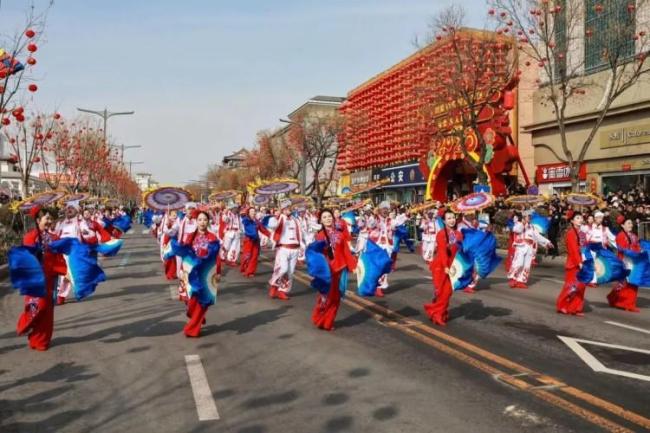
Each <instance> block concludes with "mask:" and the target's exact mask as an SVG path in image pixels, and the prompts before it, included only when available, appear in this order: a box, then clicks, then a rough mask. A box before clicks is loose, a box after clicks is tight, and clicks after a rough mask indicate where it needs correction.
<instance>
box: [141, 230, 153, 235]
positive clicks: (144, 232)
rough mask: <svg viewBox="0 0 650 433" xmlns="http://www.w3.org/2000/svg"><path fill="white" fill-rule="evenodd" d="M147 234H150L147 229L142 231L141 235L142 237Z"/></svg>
mask: <svg viewBox="0 0 650 433" xmlns="http://www.w3.org/2000/svg"><path fill="white" fill-rule="evenodd" d="M149 233H151V230H149V229H144V230H142V234H143V235H147V234H149Z"/></svg>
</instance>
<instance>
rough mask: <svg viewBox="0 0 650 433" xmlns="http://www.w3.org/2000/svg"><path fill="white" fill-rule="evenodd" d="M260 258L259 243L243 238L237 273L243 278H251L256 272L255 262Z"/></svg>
mask: <svg viewBox="0 0 650 433" xmlns="http://www.w3.org/2000/svg"><path fill="white" fill-rule="evenodd" d="M259 256H260V241H259V240H257V241H254V240H252V239H250V238H249V237H247V236H246V237H245V238H244V244H243V245H242V252H241V265H240V267H239V271H240V272H241V273H242V274H243V275H244V276H245V277H253V276H255V273H256V272H257V261H258V259H259Z"/></svg>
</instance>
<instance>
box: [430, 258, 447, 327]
mask: <svg viewBox="0 0 650 433" xmlns="http://www.w3.org/2000/svg"><path fill="white" fill-rule="evenodd" d="M432 274H433V275H432V276H433V288H434V300H433V302H431V303H430V304H424V311H425V312H426V314H427V316H429V319H431V321H432V322H434V323H438V324H445V323H447V320H448V319H449V300H450V299H451V294H452V292H453V289H452V287H451V280H450V279H449V275H447V274H446V273H445V270H444V269H443V268H439V267H436V268H433V267H432Z"/></svg>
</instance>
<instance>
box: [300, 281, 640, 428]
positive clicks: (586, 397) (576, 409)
mask: <svg viewBox="0 0 650 433" xmlns="http://www.w3.org/2000/svg"><path fill="white" fill-rule="evenodd" d="M294 277H295V278H296V279H297V280H299V281H301V282H302V283H304V284H306V285H308V286H309V284H310V282H311V281H310V279H309V277H308V276H307V274H305V273H304V272H302V271H296V273H295V274H294ZM343 303H345V304H346V305H348V306H349V307H352V308H353V309H356V310H358V311H362V312H365V313H367V314H369V315H370V316H371V317H373V318H374V319H375V320H377V321H378V322H381V323H383V324H384V325H386V326H390V327H393V328H395V329H397V330H399V331H401V332H403V333H404V334H407V335H409V336H411V337H413V338H415V339H417V340H419V341H421V342H423V343H425V344H427V345H428V346H431V347H434V348H436V349H438V350H439V351H441V352H444V353H447V354H449V355H451V356H453V357H454V358H456V359H458V360H460V361H463V362H465V363H466V364H469V365H471V366H473V367H475V368H477V369H479V370H481V371H484V372H486V373H488V374H490V375H492V376H493V377H495V376H497V377H499V379H500V380H502V381H503V382H505V383H508V384H509V385H512V386H514V387H515V388H517V389H520V390H523V391H527V392H530V393H531V394H533V395H535V396H536V397H538V398H540V399H542V400H544V401H546V402H547V403H550V404H552V405H554V406H557V407H559V408H560V409H563V410H565V411H567V412H570V413H572V414H575V415H577V416H579V417H581V418H583V419H585V420H587V421H589V422H591V423H593V424H595V425H598V426H600V427H602V428H604V429H606V430H607V431H610V432H620V433H622V432H626V433H627V432H632V430H630V429H628V428H626V427H624V426H621V425H620V424H616V423H615V422H613V421H611V420H609V419H607V418H603V417H602V416H600V415H598V414H596V413H594V412H592V411H590V410H588V409H586V408H584V407H582V406H579V405H577V404H574V403H572V402H570V401H568V400H565V399H563V398H561V397H559V396H557V395H555V394H553V393H552V392H550V391H547V390H546V389H545V388H539V387H536V386H533V385H530V384H528V383H527V382H525V381H523V380H521V379H518V377H517V376H521V375H528V376H531V377H533V378H534V379H535V380H537V381H539V382H540V383H542V384H544V385H549V386H552V387H553V388H554V389H557V390H559V391H562V392H564V393H566V394H568V395H571V396H573V397H575V398H578V399H580V400H583V401H584V402H586V403H589V404H590V405H592V406H595V407H597V408H600V409H603V410H605V411H607V412H610V413H612V414H614V415H616V416H618V417H620V418H622V419H625V420H627V421H630V422H632V423H634V424H637V425H639V426H641V427H643V428H645V429H648V430H650V419H648V418H645V417H643V416H641V415H639V414H637V413H634V412H631V411H629V410H627V409H625V408H623V407H621V406H618V405H616V404H614V403H611V402H609V401H607V400H603V399H601V398H598V397H596V396H594V395H591V394H589V393H587V392H584V391H582V390H580V389H577V388H574V387H572V386H569V385H567V384H565V383H564V382H562V381H560V380H558V379H555V378H554V377H551V376H548V375H544V374H541V373H537V372H535V371H534V370H531V369H529V368H527V367H524V366H522V365H520V364H518V363H516V362H513V361H511V360H509V359H507V358H504V357H502V356H499V355H497V354H494V353H492V352H489V351H487V350H485V349H482V348H480V347H478V346H476V345H474V344H471V343H469V342H467V341H465V340H461V339H459V338H456V337H453V336H451V335H449V334H447V333H444V332H441V331H439V330H437V329H434V328H432V327H431V326H428V325H426V324H424V323H423V322H421V321H419V320H415V319H407V318H406V317H404V316H402V315H401V314H399V313H397V312H395V311H392V310H390V309H388V308H385V307H383V306H381V305H378V304H376V303H374V302H372V301H369V300H368V299H365V298H362V297H360V296H358V295H356V294H354V293H351V292H349V291H348V293H347V294H346V297H345V298H344V299H343ZM386 319H389V320H388V321H387V320H386ZM391 319H392V320H391ZM403 322H405V323H403ZM414 329H418V330H420V331H423V332H425V333H427V334H430V335H433V336H435V337H437V338H440V339H442V340H446V341H447V342H449V343H452V344H454V345H456V346H458V347H461V348H463V349H465V350H467V351H469V352H472V353H474V354H476V355H478V356H480V357H482V358H484V359H487V360H489V361H491V362H494V363H496V364H498V365H501V366H502V367H506V368H508V369H510V370H514V371H516V372H517V373H516V374H515V375H513V374H508V373H505V372H503V371H501V370H499V369H497V368H495V367H493V366H491V365H489V364H487V363H485V362H483V361H481V360H479V359H476V358H474V357H472V356H469V355H467V354H466V353H464V352H461V351H459V350H457V349H454V348H453V347H451V346H449V345H447V344H444V343H442V342H440V341H437V340H435V339H433V338H431V337H428V336H426V335H423V334H422V333H420V332H416V331H415V330H414Z"/></svg>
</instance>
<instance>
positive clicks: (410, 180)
mask: <svg viewBox="0 0 650 433" xmlns="http://www.w3.org/2000/svg"><path fill="white" fill-rule="evenodd" d="M463 32H471V34H472V35H476V34H478V32H476V31H473V30H466V31H465V30H464V31H459V32H458V34H460V35H463ZM468 34H469V33H468ZM500 46H502V45H499V47H500ZM505 53H506V50H503V53H501V52H500V50H499V49H495V54H494V55H495V56H497V57H498V56H499V55H501V54H502V55H504V56H505V55H506V54H505ZM450 55H451V54H450V50H449V41H448V40H445V39H442V40H440V41H438V42H435V43H433V44H431V45H429V46H427V47H426V48H424V49H422V50H420V51H418V52H416V53H415V54H413V55H411V56H410V57H408V58H406V59H404V60H403V61H401V62H399V63H398V64H396V65H394V66H393V67H391V68H389V69H388V70H386V71H384V72H382V73H380V74H379V75H377V76H375V77H373V78H371V79H370V80H368V81H367V82H365V83H364V84H362V85H360V86H359V87H357V88H355V89H353V90H351V91H350V92H349V93H348V97H347V100H346V102H345V103H344V104H343V105H342V106H341V108H340V110H341V113H342V114H343V115H344V116H345V118H346V127H345V129H344V132H343V133H342V134H341V137H340V140H339V146H340V151H339V157H338V160H337V165H338V170H339V171H340V172H341V173H343V175H344V176H343V177H342V180H343V183H347V185H344V186H347V187H349V188H352V189H354V188H355V187H356V186H360V185H361V184H363V183H365V182H368V181H372V180H379V179H389V180H390V183H388V185H387V186H385V188H384V192H383V196H384V197H383V198H391V199H396V200H400V201H402V202H413V201H422V200H424V199H425V198H426V199H434V200H440V201H443V202H444V201H447V199H448V198H449V196H450V195H451V194H452V193H456V194H459V195H460V194H465V193H468V192H470V191H471V190H472V182H473V181H474V180H475V179H476V170H475V169H474V168H473V167H472V166H471V164H469V163H468V162H467V161H465V160H464V153H463V152H461V150H460V148H459V144H458V143H455V142H454V141H453V139H451V138H450V137H446V138H444V139H443V138H434V136H433V135H432V134H431V132H430V131H431V128H432V127H435V128H438V129H439V128H450V129H451V128H453V127H454V126H457V124H458V123H457V120H456V118H455V117H454V111H453V110H454V108H455V109H456V110H457V109H458V108H459V107H457V106H456V107H454V103H453V102H454V101H446V102H442V103H438V100H437V99H436V97H437V92H442V91H443V90H444V89H442V88H441V86H444V85H445V84H444V82H443V81H442V78H440V71H439V70H436V69H437V68H440V67H441V66H439V64H442V63H444V62H442V61H441V62H437V61H436V60H437V59H442V58H443V57H444V56H450ZM515 85H516V83H514V82H513V83H511V84H510V85H509V86H504V89H503V92H500V94H499V95H498V96H497V97H495V98H491V100H490V104H489V105H488V106H487V107H484V109H483V110H482V111H481V113H480V127H479V131H478V132H479V133H480V134H482V135H483V137H484V138H485V141H486V142H487V143H489V144H491V145H492V146H493V149H494V157H493V158H492V160H491V161H490V163H489V164H487V165H486V167H485V168H486V172H487V174H488V177H489V183H490V187H491V188H492V191H493V193H495V194H497V195H503V194H505V193H506V191H507V186H508V184H509V183H510V182H513V181H515V179H516V176H515V173H514V172H513V164H514V163H515V162H519V156H518V152H517V147H516V145H515V144H514V142H513V140H512V138H511V137H512V134H511V129H510V111H511V110H512V109H513V107H514V101H515V99H516V98H515V97H514V95H513V92H514V87H515ZM432 107H433V108H432ZM460 108H461V109H462V107H460ZM423 112H428V113H429V116H428V117H427V116H423ZM466 132H467V135H468V138H469V139H468V140H466V143H467V144H468V147H469V150H470V154H471V155H475V151H476V150H477V148H476V146H477V144H478V140H477V139H476V135H475V133H474V131H466ZM472 151H474V152H472ZM398 191H399V193H398Z"/></svg>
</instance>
